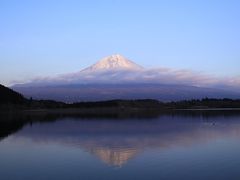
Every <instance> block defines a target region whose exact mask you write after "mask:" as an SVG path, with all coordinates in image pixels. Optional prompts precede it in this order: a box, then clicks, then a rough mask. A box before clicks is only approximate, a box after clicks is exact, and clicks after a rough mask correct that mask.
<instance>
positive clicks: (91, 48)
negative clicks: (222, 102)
mask: <svg viewBox="0 0 240 180" xmlns="http://www.w3.org/2000/svg"><path fill="white" fill-rule="evenodd" d="M115 53H119V54H122V55H124V56H126V57H127V58H129V59H131V60H132V61H134V62H136V63H137V64H140V65H142V66H144V67H147V68H156V67H167V68H172V69H189V70H192V71H197V72H199V71H200V72H204V73H207V74H211V75H216V76H220V77H231V76H240V1H239V0H225V1H223V0H222V1H221V0H201V1H200V0H199V1H193V0H182V1H178V0H165V1H161V0H155V1H154V0H146V1H139V0H131V1H130V0H101V1H100V0H99V1H97V0H85V1H81V0H80V1H77V0H75V1H74V0H66V1H61V0H55V1H53V0H51V1H50V0H41V1H40V0H39V1H32V0H21V1H19V0H1V1H0V83H1V84H5V85H9V84H11V83H12V82H14V81H25V80H29V79H32V78H35V77H38V76H41V77H44V76H52V75H56V74H64V73H70V72H76V71H79V70H81V69H83V68H85V67H87V66H89V65H91V64H93V63H95V62H96V61H97V60H99V59H101V58H103V57H105V56H108V55H111V54H115Z"/></svg>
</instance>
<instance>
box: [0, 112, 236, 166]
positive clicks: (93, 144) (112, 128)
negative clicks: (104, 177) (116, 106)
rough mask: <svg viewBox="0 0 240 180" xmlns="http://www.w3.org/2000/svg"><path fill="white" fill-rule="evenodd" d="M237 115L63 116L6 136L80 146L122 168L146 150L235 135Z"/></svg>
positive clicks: (77, 147)
mask: <svg viewBox="0 0 240 180" xmlns="http://www.w3.org/2000/svg"><path fill="white" fill-rule="evenodd" d="M239 117H240V116H239V115H234V116H225V115H223V114H220V115H217V116H207V117H206V116H202V115H201V116H195V117H193V116H186V114H185V115H180V114H177V115H163V116H161V117H158V118H155V119H131V118H130V119H124V120H121V119H97V118H92V119H83V118H80V117H64V118H59V119H56V120H55V121H53V122H33V123H32V124H29V123H27V124H25V125H22V126H23V128H22V129H21V130H19V131H18V132H16V133H15V134H12V135H10V137H9V138H10V139H11V140H12V141H26V140H28V141H29V140H30V141H31V143H32V144H33V146H34V145H39V144H58V145H60V146H63V147H72V148H75V149H81V150H84V151H86V152H88V153H90V154H92V155H94V156H95V157H97V158H98V159H100V160H101V161H102V162H104V163H106V164H108V165H111V166H116V167H122V166H124V165H125V164H127V163H128V162H129V161H131V159H133V158H135V157H138V156H141V154H143V153H144V151H145V150H147V149H151V150H154V149H155V150H158V151H167V150H169V149H173V148H176V147H191V146H196V145H199V144H206V143H211V142H212V141H216V140H217V139H221V138H228V137H233V138H238V137H240V121H239V120H240V119H239ZM19 126H21V125H19ZM5 138H6V137H5ZM0 145H1V141H0Z"/></svg>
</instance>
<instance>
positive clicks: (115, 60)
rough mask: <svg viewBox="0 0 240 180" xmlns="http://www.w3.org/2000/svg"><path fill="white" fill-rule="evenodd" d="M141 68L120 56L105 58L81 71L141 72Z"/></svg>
mask: <svg viewBox="0 0 240 180" xmlns="http://www.w3.org/2000/svg"><path fill="white" fill-rule="evenodd" d="M141 69H143V67H141V66H139V65H137V64H136V63H134V62H132V61H130V60H128V59H127V58H125V57H124V56H122V55H120V54H114V55H111V56H107V57H105V58H103V59H101V60H100V61H98V62H97V63H95V64H94V65H92V66H90V67H88V68H86V69H84V70H83V71H98V70H141Z"/></svg>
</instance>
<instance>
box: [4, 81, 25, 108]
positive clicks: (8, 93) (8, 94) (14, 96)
mask: <svg viewBox="0 0 240 180" xmlns="http://www.w3.org/2000/svg"><path fill="white" fill-rule="evenodd" d="M24 101H25V98H24V97H23V96H22V95H21V94H19V93H17V92H15V91H13V90H12V89H9V88H7V87H5V86H3V85H1V84H0V104H6V103H13V104H21V103H24Z"/></svg>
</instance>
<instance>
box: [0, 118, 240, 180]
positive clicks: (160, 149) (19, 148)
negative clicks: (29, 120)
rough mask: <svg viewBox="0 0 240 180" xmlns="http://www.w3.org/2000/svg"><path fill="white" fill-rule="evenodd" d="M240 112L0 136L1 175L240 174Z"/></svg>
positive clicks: (95, 122)
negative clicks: (226, 114) (1, 137)
mask: <svg viewBox="0 0 240 180" xmlns="http://www.w3.org/2000/svg"><path fill="white" fill-rule="evenodd" d="M239 152H240V116H230V117H225V116H213V117H208V118H205V117H203V116H194V117H193V116H170V115H169V116H168V115H166V116H161V117H159V118H155V119H141V120H140V119H139V120H138V119H124V120H116V119H115V120H112V119H97V118H96V119H80V118H76V117H75V118H71V117H69V118H64V119H58V120H57V121H53V122H42V123H40V122H37V123H33V124H27V125H25V126H24V127H23V128H22V129H21V130H19V131H18V132H16V133H13V134H11V135H9V136H8V137H5V138H3V139H2V140H1V141H0V159H1V160H0V174H1V179H10V180H12V179H13V180H15V179H35V180H40V179H59V180H61V179H90V180H91V179H131V180H132V179H239V178H240V171H239V167H240V156H239Z"/></svg>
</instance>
